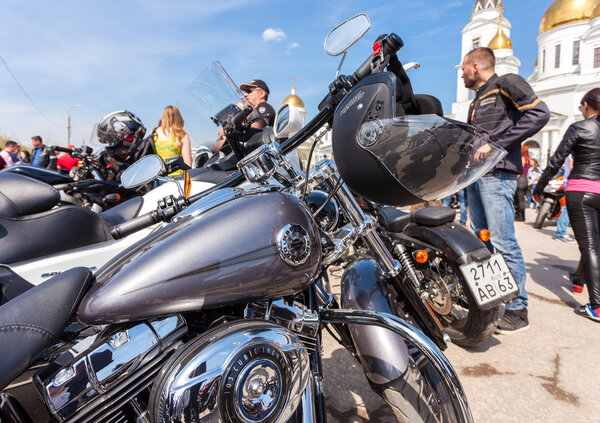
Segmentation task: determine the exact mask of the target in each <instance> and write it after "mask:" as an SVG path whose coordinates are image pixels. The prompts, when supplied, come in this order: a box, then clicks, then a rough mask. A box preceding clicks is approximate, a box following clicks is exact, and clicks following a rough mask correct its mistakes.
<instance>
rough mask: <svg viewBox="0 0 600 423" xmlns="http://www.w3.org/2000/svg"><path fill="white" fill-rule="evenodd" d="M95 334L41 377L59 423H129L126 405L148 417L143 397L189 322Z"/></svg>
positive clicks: (61, 354) (60, 355)
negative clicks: (65, 421) (119, 422)
mask: <svg viewBox="0 0 600 423" xmlns="http://www.w3.org/2000/svg"><path fill="white" fill-rule="evenodd" d="M92 329H93V328H90V329H89V330H90V332H91V333H90V334H89V335H87V336H81V337H80V338H79V339H77V340H75V341H73V342H72V343H70V344H67V345H64V346H63V347H61V348H59V349H58V350H57V351H56V352H55V353H53V354H52V355H51V356H50V357H49V358H48V360H47V361H48V364H47V365H46V366H43V367H42V368H41V369H39V370H38V371H37V372H36V373H35V375H34V383H35V385H36V387H37V389H38V391H39V392H40V393H41V395H42V397H43V398H44V401H45V403H46V405H47V406H48V409H49V410H50V412H51V413H52V414H53V415H54V416H55V417H56V419H57V420H58V421H64V420H66V419H69V421H72V420H75V421H97V422H99V421H128V420H127V419H125V418H124V416H123V412H124V411H123V406H124V405H125V404H129V406H128V407H129V408H130V409H131V410H132V413H133V414H136V415H138V417H139V416H141V415H143V414H144V411H143V410H142V408H143V407H140V406H139V404H137V396H138V395H139V394H140V393H141V392H142V391H144V390H147V388H148V386H149V385H150V384H151V383H152V380H153V379H154V377H155V375H156V374H157V373H158V371H159V370H160V366H161V365H162V362H163V361H165V359H166V357H167V356H168V354H169V353H170V352H172V349H174V348H175V347H176V346H177V344H178V340H179V339H180V338H181V336H182V334H183V333H184V332H185V331H186V329H187V327H186V323H185V321H184V320H183V318H182V317H181V316H171V317H167V318H164V319H157V320H153V321H148V322H143V323H132V324H128V325H120V326H118V327H106V328H104V329H101V330H99V331H96V333H93V332H94V331H93V330H92ZM84 333H85V332H84ZM0 420H2V419H1V418H0Z"/></svg>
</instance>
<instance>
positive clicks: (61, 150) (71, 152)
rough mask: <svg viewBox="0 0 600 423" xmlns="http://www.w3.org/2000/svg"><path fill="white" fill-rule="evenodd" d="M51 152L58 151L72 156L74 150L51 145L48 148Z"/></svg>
mask: <svg viewBox="0 0 600 423" xmlns="http://www.w3.org/2000/svg"><path fill="white" fill-rule="evenodd" d="M50 148H51V149H52V150H55V151H60V152H62V153H69V154H73V152H74V151H75V150H73V149H72V148H67V147H61V146H59V145H53V146H52V147H50Z"/></svg>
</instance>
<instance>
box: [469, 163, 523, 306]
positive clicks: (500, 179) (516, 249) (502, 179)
mask: <svg viewBox="0 0 600 423" xmlns="http://www.w3.org/2000/svg"><path fill="white" fill-rule="evenodd" d="M516 190H517V175H515V174H513V173H509V172H502V171H500V172H497V173H496V174H495V175H494V176H486V177H483V178H481V179H479V180H478V181H475V182H474V183H473V184H471V185H470V186H468V187H467V196H468V198H469V213H470V216H471V229H472V230H473V231H475V233H478V232H479V231H480V230H481V229H488V230H489V231H490V234H491V239H490V241H488V242H486V246H487V247H488V248H489V250H490V251H491V252H493V251H494V248H495V249H496V251H498V252H500V253H502V255H503V256H504V259H505V260H506V263H507V264H508V268H509V269H510V271H511V272H512V274H513V276H514V278H515V280H516V282H517V285H518V286H519V296H518V297H517V298H515V299H514V300H513V301H512V302H510V303H509V304H507V306H506V308H507V309H510V310H518V309H522V308H525V307H527V293H526V292H525V280H526V273H525V261H524V260H523V254H522V253H521V247H520V246H519V243H518V242H517V238H516V236H515V207H514V205H513V198H514V195H515V191H516Z"/></svg>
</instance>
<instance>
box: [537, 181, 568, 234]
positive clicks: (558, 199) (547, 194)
mask: <svg viewBox="0 0 600 423" xmlns="http://www.w3.org/2000/svg"><path fill="white" fill-rule="evenodd" d="M565 204H566V197H565V184H564V182H563V177H562V176H559V177H558V178H555V179H552V180H551V181H550V182H548V185H546V187H545V188H544V192H543V193H542V196H541V198H540V202H539V206H538V214H537V217H536V218H535V222H534V223H533V227H534V228H535V229H540V228H541V227H542V226H543V225H544V221H545V220H546V219H548V220H556V219H558V217H559V216H560V213H561V210H562V208H563V206H564V205H565Z"/></svg>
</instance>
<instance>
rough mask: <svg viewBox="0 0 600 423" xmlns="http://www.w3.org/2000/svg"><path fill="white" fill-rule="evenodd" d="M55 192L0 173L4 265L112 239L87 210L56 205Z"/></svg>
mask: <svg viewBox="0 0 600 423" xmlns="http://www.w3.org/2000/svg"><path fill="white" fill-rule="evenodd" d="M59 199H60V196H59V194H58V191H56V190H55V189H54V188H53V187H51V186H50V185H48V184H45V183H44V182H41V181H37V180H35V179H32V178H28V177H26V176H22V175H17V174H14V173H10V172H3V173H2V174H0V245H2V248H0V263H3V264H8V263H15V262H20V261H24V260H30V259H33V258H37V257H43V256H47V255H50V254H54V253H58V252H62V251H67V250H70V249H73V248H78V247H83V246H86V245H91V244H96V243H100V242H105V241H108V240H112V239H113V238H112V236H111V235H110V227H109V225H108V224H107V223H106V222H105V221H104V220H103V219H102V218H101V217H100V215H98V214H97V213H94V212H92V211H91V210H89V209H85V208H83V207H77V206H61V207H56V208H52V207H54V206H56V205H57V203H58V201H59Z"/></svg>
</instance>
